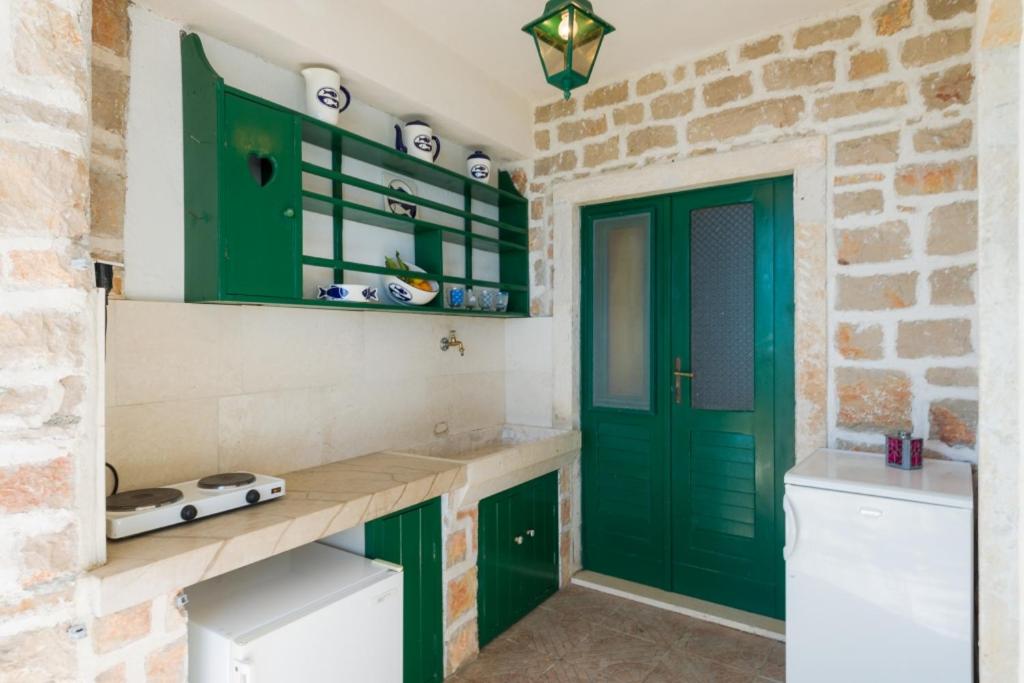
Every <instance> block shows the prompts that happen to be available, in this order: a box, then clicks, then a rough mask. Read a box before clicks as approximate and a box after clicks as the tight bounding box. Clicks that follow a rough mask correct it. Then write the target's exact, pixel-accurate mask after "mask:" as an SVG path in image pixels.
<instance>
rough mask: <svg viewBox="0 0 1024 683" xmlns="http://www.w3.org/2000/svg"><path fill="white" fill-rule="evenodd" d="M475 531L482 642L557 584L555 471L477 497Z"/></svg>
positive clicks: (520, 614)
mask: <svg viewBox="0 0 1024 683" xmlns="http://www.w3.org/2000/svg"><path fill="white" fill-rule="evenodd" d="M479 535H480V538H479V544H480V545H479V548H480V551H479V556H478V559H477V563H478V569H477V571H478V589H477V603H478V613H479V614H478V621H477V623H478V625H479V630H480V646H481V647H483V646H484V645H486V644H487V643H489V642H490V641H491V640H493V639H494V638H495V637H497V636H498V635H499V634H501V633H502V632H503V631H505V629H507V628H508V627H509V626H511V625H512V624H514V623H515V622H516V621H518V620H519V619H521V618H523V617H524V616H526V615H527V614H529V613H530V612H531V611H532V610H533V609H535V608H536V607H537V606H538V605H540V603H542V602H544V600H546V599H547V598H548V597H549V596H551V595H552V594H553V593H554V592H555V591H557V590H558V474H557V473H556V472H552V473H551V474H547V475H544V476H543V477H539V478H537V479H534V480H532V481H528V482H526V483H525V484H521V485H519V486H516V487H515V488H512V489H509V490H507V491H503V492H501V493H498V494H495V495H493V496H491V497H489V498H485V499H483V500H481V501H480V524H479Z"/></svg>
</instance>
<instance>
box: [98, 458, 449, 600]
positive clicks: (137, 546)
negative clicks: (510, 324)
mask: <svg viewBox="0 0 1024 683" xmlns="http://www.w3.org/2000/svg"><path fill="white" fill-rule="evenodd" d="M284 479H285V481H286V487H287V488H286V494H285V495H284V496H283V497H282V498H279V499H277V500H272V501H268V502H266V503H261V504H260V505H257V506H255V507H252V508H246V509H244V510H236V511H234V512H229V513H225V514H222V515H219V516H217V517H211V518H209V519H204V520H199V521H197V522H193V523H191V524H181V525H178V526H174V527H170V528H167V529H163V530H161V531H156V532H152V533H148V534H145V535H142V536H138V537H135V538H129V539H125V540H121V541H108V542H107V562H106V564H104V565H102V566H100V567H97V568H95V569H93V570H92V571H91V572H90V576H91V577H93V578H94V579H96V580H98V582H99V591H98V596H99V597H98V600H99V604H98V605H96V606H95V609H96V611H97V613H98V614H100V615H104V614H110V613H112V612H116V611H118V610H120V609H124V608H126V607H131V606H132V605H136V604H138V603H141V602H145V601H147V600H151V599H153V598H155V597H157V596H159V595H161V594H164V593H170V592H172V591H175V590H178V589H180V588H184V587H187V586H191V585H192V584H194V583H198V582H199V581H203V580H204V579H209V578H211V577H214V576H219V575H220V574H224V573H227V572H229V571H231V570H233V569H238V568H239V567H243V566H245V565H248V564H252V563H253V562H258V561H259V560H262V559H265V558H267V557H271V556H272V555H276V554H278V553H282V552H285V551H287V550H291V549H292V548H297V547H299V546H301V545H305V544H307V543H312V542H313V541H316V540H318V539H320V538H323V537H325V536H329V535H330V534H333V533H337V532H339V531H344V530H345V529H350V528H352V527H354V526H358V525H359V524H362V523H364V522H367V521H369V520H372V519H376V518H378V517H382V516H384V515H387V514H389V513H391V512H394V511H396V510H401V509H402V508H405V507H408V506H410V505H415V504H416V503H420V502H423V501H425V500H429V499H431V498H435V497H437V496H439V495H442V494H444V493H448V492H451V491H455V490H457V489H459V488H461V487H463V486H464V485H465V484H466V464H465V463H459V462H455V461H451V460H443V459H439V458H430V457H423V456H421V455H411V454H404V453H397V452H382V453H373V454H370V455H364V456H361V457H358V458H352V459H350V460H342V461H340V462H335V463H330V464H327V465H320V466H318V467H313V468H310V469H306V470H298V471H296V472H291V473H289V474H286V475H284Z"/></svg>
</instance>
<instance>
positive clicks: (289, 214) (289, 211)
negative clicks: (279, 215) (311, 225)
mask: <svg viewBox="0 0 1024 683" xmlns="http://www.w3.org/2000/svg"><path fill="white" fill-rule="evenodd" d="M284 217H285V218H295V209H292V208H288V209H285V210H284Z"/></svg>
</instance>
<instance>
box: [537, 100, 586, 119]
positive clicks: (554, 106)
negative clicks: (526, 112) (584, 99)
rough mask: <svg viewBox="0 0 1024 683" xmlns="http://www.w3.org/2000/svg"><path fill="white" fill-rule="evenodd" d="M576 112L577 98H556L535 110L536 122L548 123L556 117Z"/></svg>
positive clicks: (560, 117)
mask: <svg viewBox="0 0 1024 683" xmlns="http://www.w3.org/2000/svg"><path fill="white" fill-rule="evenodd" d="M575 113H576V100H575V99H571V100H556V101H555V102H551V103H550V104H543V105H541V106H539V107H537V108H536V109H534V110H533V122H534V123H548V122H550V121H554V120H556V119H564V118H565V117H566V116H572V115H573V114H575Z"/></svg>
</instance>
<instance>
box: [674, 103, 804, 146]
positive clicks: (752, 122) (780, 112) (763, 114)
mask: <svg viewBox="0 0 1024 683" xmlns="http://www.w3.org/2000/svg"><path fill="white" fill-rule="evenodd" d="M803 112H804V100H803V98H802V97H800V96H799V95H794V96H792V97H784V98H780V99H774V100H765V101H763V102H756V103H754V104H748V105H744V106H742V107H733V108H731V109H723V110H722V111H718V112H715V113H713V114H708V115H706V116H701V117H699V118H696V119H693V120H692V121H690V123H689V125H688V126H687V128H686V137H687V140H689V141H690V142H691V143H701V142H710V141H714V140H728V139H730V138H734V137H739V136H740V135H746V134H747V133H750V132H752V131H753V130H755V129H756V128H759V127H761V126H770V127H772V128H780V129H781V128H789V127H791V126H793V125H795V124H796V123H797V121H799V120H800V116H801V115H802V114H803Z"/></svg>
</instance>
